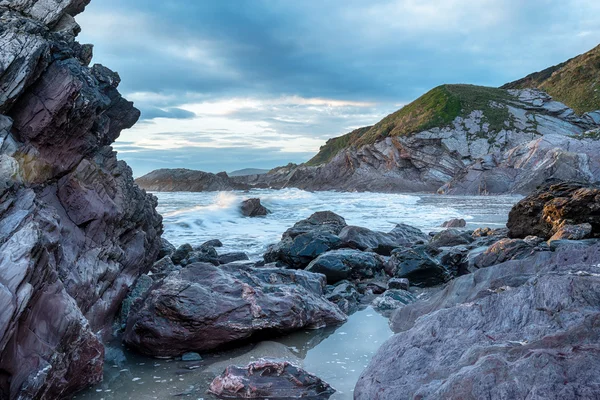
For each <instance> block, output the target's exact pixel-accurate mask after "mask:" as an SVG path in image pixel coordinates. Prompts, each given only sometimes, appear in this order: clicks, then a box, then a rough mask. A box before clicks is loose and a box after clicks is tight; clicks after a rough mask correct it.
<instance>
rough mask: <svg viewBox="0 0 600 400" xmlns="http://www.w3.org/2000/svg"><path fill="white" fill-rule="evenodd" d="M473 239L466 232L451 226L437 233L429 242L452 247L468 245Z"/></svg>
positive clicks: (438, 245)
mask: <svg viewBox="0 0 600 400" xmlns="http://www.w3.org/2000/svg"><path fill="white" fill-rule="evenodd" d="M473 241H474V239H473V237H471V234H469V233H468V232H464V231H461V230H458V229H455V228H452V229H446V230H443V231H441V232H439V233H437V234H436V235H435V236H434V237H433V238H432V239H431V242H429V243H430V245H431V246H434V247H452V246H460V245H468V244H471V243H472V242H473Z"/></svg>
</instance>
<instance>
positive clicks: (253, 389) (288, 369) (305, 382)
mask: <svg viewBox="0 0 600 400" xmlns="http://www.w3.org/2000/svg"><path fill="white" fill-rule="evenodd" d="M209 391H210V392H211V393H213V394H214V395H216V396H217V397H220V398H224V399H312V400H326V399H328V398H329V397H331V395H332V394H334V393H335V389H333V388H332V387H331V386H329V385H328V384H327V382H324V381H322V380H321V379H319V378H317V377H316V376H314V375H312V374H309V373H308V372H306V371H304V370H303V369H301V368H299V367H296V366H295V365H292V364H290V363H289V362H287V361H269V360H260V361H256V362H253V363H251V364H249V365H248V366H246V367H237V366H235V365H231V366H229V367H227V369H225V372H223V374H221V376H218V377H216V378H215V379H214V380H213V381H212V383H211V384H210V389H209Z"/></svg>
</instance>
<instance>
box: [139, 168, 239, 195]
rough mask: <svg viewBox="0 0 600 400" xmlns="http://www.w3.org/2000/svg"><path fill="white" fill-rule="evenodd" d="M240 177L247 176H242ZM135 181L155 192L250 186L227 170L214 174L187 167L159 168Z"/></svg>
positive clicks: (202, 190)
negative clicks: (234, 177)
mask: <svg viewBox="0 0 600 400" xmlns="http://www.w3.org/2000/svg"><path fill="white" fill-rule="evenodd" d="M240 179H242V180H243V179H247V178H246V176H241V177H240ZM135 181H136V183H137V184H138V185H140V186H141V187H143V188H144V189H146V190H150V191H153V192H214V191H222V190H236V189H239V190H245V189H248V188H249V186H248V185H246V184H244V183H243V182H237V181H236V180H234V179H232V178H230V177H229V176H228V175H227V173H226V172H219V173H218V174H212V173H210V172H203V171H194V170H191V169H185V168H175V169H169V168H164V169H157V170H155V171H152V172H150V173H148V174H146V175H144V176H142V177H139V178H137V179H136V180H135Z"/></svg>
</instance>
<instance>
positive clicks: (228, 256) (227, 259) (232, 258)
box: [218, 251, 250, 264]
mask: <svg viewBox="0 0 600 400" xmlns="http://www.w3.org/2000/svg"><path fill="white" fill-rule="evenodd" d="M218 260H219V264H229V263H232V262H236V261H248V260H250V258H248V254H246V253H244V252H243V251H238V252H235V253H225V254H219V258H218Z"/></svg>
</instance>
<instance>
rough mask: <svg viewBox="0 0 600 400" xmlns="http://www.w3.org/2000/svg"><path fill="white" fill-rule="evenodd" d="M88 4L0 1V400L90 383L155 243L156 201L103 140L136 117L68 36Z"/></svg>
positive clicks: (111, 79) (66, 392) (60, 394)
mask: <svg viewBox="0 0 600 400" xmlns="http://www.w3.org/2000/svg"><path fill="white" fill-rule="evenodd" d="M88 2H89V1H87V0H64V1H50V0H38V1H36V0H17V1H6V0H3V1H0V21H1V22H0V174H1V176H0V178H1V180H0V182H1V183H0V298H1V299H2V304H3V305H4V308H3V311H2V313H1V315H0V398H9V399H14V398H19V399H39V398H65V397H69V396H70V395H71V394H72V393H74V392H75V391H77V390H79V389H82V388H84V387H86V386H87V385H89V384H92V383H97V382H99V381H100V380H101V379H102V366H103V358H104V348H103V346H102V344H101V337H100V336H101V335H103V334H105V333H107V332H110V330H111V326H112V322H113V318H114V316H115V314H116V313H117V311H118V309H119V306H120V303H121V301H122V300H123V298H124V297H125V296H126V294H127V292H128V290H129V288H130V287H131V286H132V285H133V284H134V282H135V281H136V279H137V278H138V276H140V275H141V274H142V273H144V272H147V271H148V270H149V268H150V267H151V265H152V263H153V262H154V261H155V260H156V257H157V255H158V253H159V250H160V247H161V243H160V240H159V239H160V233H161V231H162V224H161V218H160V216H159V215H158V214H157V213H156V212H155V206H156V199H155V198H154V197H153V196H149V195H146V193H145V192H143V191H141V190H140V189H138V187H137V186H136V185H135V184H134V181H133V178H132V174H131V170H130V169H129V167H128V166H127V165H126V164H125V163H124V162H122V161H117V158H116V154H115V152H113V151H112V149H111V147H110V144H111V143H112V142H113V141H114V140H115V139H116V138H117V137H118V136H119V134H120V132H121V130H122V129H125V128H129V127H131V126H132V125H133V124H134V123H135V122H136V121H137V119H138V117H139V111H138V110H136V109H135V108H134V107H133V104H132V103H130V102H128V101H126V100H125V99H123V98H122V97H121V96H120V94H119V92H118V91H117V86H118V85H119V82H120V78H119V76H118V75H117V74H116V73H114V72H112V71H110V70H109V69H108V68H105V67H103V66H101V65H94V66H93V67H91V68H90V67H87V64H88V63H89V61H90V59H91V46H88V45H80V44H79V43H77V42H76V41H75V36H76V35H77V33H78V32H79V26H78V25H77V24H76V22H75V21H74V19H73V16H74V15H75V14H77V13H79V12H80V11H82V10H83V8H84V7H85V5H86V4H87V3H88Z"/></svg>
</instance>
